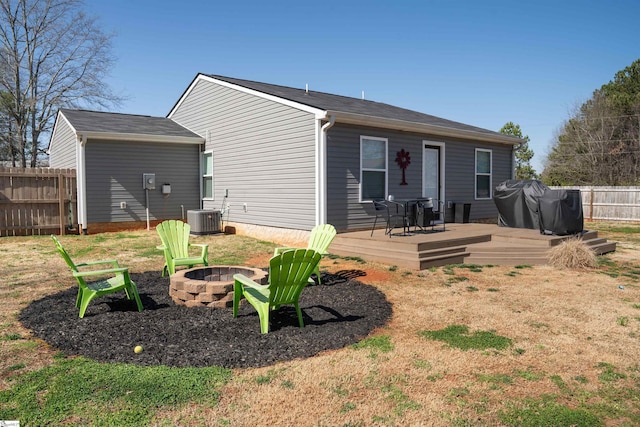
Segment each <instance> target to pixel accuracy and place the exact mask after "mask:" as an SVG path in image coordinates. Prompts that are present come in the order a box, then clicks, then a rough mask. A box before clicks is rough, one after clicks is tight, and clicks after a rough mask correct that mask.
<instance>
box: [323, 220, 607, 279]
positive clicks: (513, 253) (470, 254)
mask: <svg viewBox="0 0 640 427" xmlns="http://www.w3.org/2000/svg"><path fill="white" fill-rule="evenodd" d="M394 231H398V232H399V231H400V230H398V229H396V230H394ZM572 237H573V236H547V235H542V234H540V232H539V231H538V230H530V229H520V228H507V227H498V226H497V225H493V224H475V223H469V224H458V223H452V224H446V231H434V232H420V231H418V232H415V233H412V234H411V235H408V236H402V235H397V234H395V235H392V236H391V237H389V236H388V235H385V233H384V229H377V230H375V231H374V233H373V236H372V235H371V230H365V231H355V232H348V233H340V234H338V235H337V236H336V238H335V239H334V241H333V243H332V244H331V247H330V248H329V252H331V253H334V254H336V255H342V256H358V257H361V258H363V259H365V260H369V261H376V262H382V263H385V264H390V265H397V266H403V267H406V268H411V269H415V270H422V269H426V268H430V267H433V266H439V265H446V264H459V263H474V264H496V265H517V264H530V265H533V264H546V263H547V256H546V251H547V250H548V249H549V248H551V247H552V246H555V245H557V244H559V243H561V242H562V241H563V240H566V239H568V238H572ZM582 239H583V240H585V241H586V242H587V243H588V244H590V245H591V246H592V247H593V248H594V251H595V252H596V253H598V254H600V253H603V252H610V251H612V250H615V242H607V241H606V240H605V239H602V238H599V237H598V233H597V232H596V231H588V232H584V233H583V234H582ZM590 241H591V242H592V243H589V242H590Z"/></svg>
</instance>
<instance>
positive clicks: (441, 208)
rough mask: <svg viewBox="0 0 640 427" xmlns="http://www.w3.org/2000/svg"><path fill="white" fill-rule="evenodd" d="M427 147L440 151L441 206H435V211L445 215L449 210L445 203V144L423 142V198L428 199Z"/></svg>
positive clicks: (439, 191)
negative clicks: (425, 191)
mask: <svg viewBox="0 0 640 427" xmlns="http://www.w3.org/2000/svg"><path fill="white" fill-rule="evenodd" d="M427 146H430V147H437V148H438V149H439V152H440V154H439V156H438V160H439V165H438V169H439V172H440V176H439V177H438V180H439V182H440V188H439V189H438V200H439V202H440V206H438V207H437V208H436V206H434V207H433V208H434V209H438V210H439V211H440V212H443V213H444V210H445V209H446V208H447V206H446V203H445V191H444V189H445V181H444V177H445V176H446V175H445V170H444V165H445V144H444V142H436V141H429V140H423V141H422V196H423V197H426V195H425V194H424V190H425V187H426V179H425V175H426V174H425V172H426V170H425V168H426V164H427V162H426V155H425V153H426V148H427Z"/></svg>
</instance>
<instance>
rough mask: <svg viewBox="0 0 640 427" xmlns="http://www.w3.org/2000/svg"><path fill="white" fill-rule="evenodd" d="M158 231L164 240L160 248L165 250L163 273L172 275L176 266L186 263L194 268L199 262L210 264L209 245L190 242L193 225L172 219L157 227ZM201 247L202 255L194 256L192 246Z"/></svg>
mask: <svg viewBox="0 0 640 427" xmlns="http://www.w3.org/2000/svg"><path fill="white" fill-rule="evenodd" d="M156 231H157V232H158V235H159V236H160V240H161V241H162V245H161V246H157V248H158V249H160V250H162V251H164V259H165V264H164V266H163V267H162V275H163V276H164V275H165V273H167V274H168V275H171V274H173V273H175V272H176V267H178V266H182V265H186V266H187V267H188V268H192V267H193V266H194V265H197V264H204V265H205V266H206V265H209V263H208V262H207V258H208V255H209V245H207V244H203V243H189V232H190V231H191V226H190V225H189V224H187V223H185V222H182V221H179V220H174V219H171V220H169V221H164V222H162V223H160V224H158V226H157V227H156ZM192 246H194V247H199V248H200V255H199V256H194V255H192V254H190V253H189V248H190V247H192Z"/></svg>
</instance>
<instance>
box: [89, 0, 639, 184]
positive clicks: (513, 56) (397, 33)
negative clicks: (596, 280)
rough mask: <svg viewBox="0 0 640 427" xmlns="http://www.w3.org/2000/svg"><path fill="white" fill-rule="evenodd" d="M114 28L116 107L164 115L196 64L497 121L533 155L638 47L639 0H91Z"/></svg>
mask: <svg viewBox="0 0 640 427" xmlns="http://www.w3.org/2000/svg"><path fill="white" fill-rule="evenodd" d="M86 10H87V12H88V13H89V14H92V15H95V16H97V17H98V19H99V25H100V26H101V27H102V28H103V29H104V30H105V32H107V33H113V34H115V38H114V40H113V53H114V55H115V56H116V58H117V61H116V64H115V67H114V68H113V70H112V73H111V76H110V79H109V84H110V85H111V87H112V89H113V90H114V91H115V92H117V93H119V94H121V95H123V96H125V97H127V100H126V101H125V102H124V103H123V104H122V105H121V107H120V108H119V109H118V110H119V111H120V112H123V113H131V114H148V115H154V116H166V115H167V114H168V112H169V111H170V109H171V108H172V107H173V105H174V103H175V102H176V101H177V100H178V98H179V97H180V96H181V95H182V93H183V92H184V90H185V89H186V88H187V86H188V85H189V83H190V82H191V81H192V80H193V78H194V77H195V76H196V74H197V73H198V72H203V73H210V74H220V75H225V76H229V77H236V78H242V79H249V80H256V81H262V82H266V83H273V84H280V85H285V86H291V87H298V88H304V87H305V85H306V84H308V85H309V88H310V89H311V90H317V91H323V92H330V93H335V94H339V95H345V96H353V97H360V96H361V94H362V91H364V92H365V97H366V98H367V99H370V100H373V101H379V102H385V103H388V104H393V105H396V106H399V107H404V108H409V109H412V110H417V111H421V112H423V113H427V114H432V115H435V116H439V117H443V118H446V119H450V120H456V121H460V122H463V123H467V124H471V125H474V126H479V127H483V128H486V129H491V130H495V131H498V130H499V129H500V128H501V127H502V126H503V125H504V124H505V123H507V122H509V121H512V122H514V123H516V124H519V125H520V126H521V128H522V131H523V133H524V134H525V135H528V136H529V137H530V138H531V142H530V146H531V148H532V149H533V150H534V152H535V157H534V160H533V166H534V167H535V169H536V170H537V171H538V172H541V171H542V168H543V163H542V162H543V160H544V157H545V155H546V153H547V152H548V150H549V146H550V144H551V143H552V142H553V138H554V135H555V133H556V131H557V130H558V129H559V128H560V126H561V125H562V123H563V122H564V121H565V120H566V119H568V118H569V117H571V114H572V111H573V110H574V108H575V107H576V106H577V105H580V104H581V103H582V102H584V101H585V100H587V99H588V98H589V97H590V96H591V95H592V93H593V91H594V90H595V89H597V88H599V87H600V86H602V85H603V84H605V83H607V82H609V81H610V80H611V79H613V77H614V75H615V73H616V72H617V71H620V70H622V69H624V68H625V67H627V66H629V65H630V64H631V63H632V62H633V61H635V60H636V59H638V58H640V43H639V42H640V24H639V22H640V21H639V19H640V2H638V1H637V0H607V1H604V0H602V1H590V0H583V1H574V0H571V1H564V0H555V1H547V0H536V1H531V2H520V1H515V0H511V1H496V0H485V1H477V0H468V1H467V0H464V1H454V0H415V1H408V0H393V1H392V0H389V1H376V0H370V1H360V0H358V1H350V0H342V1H334V0H327V1H324V2H312V1H303V0H297V1H288V0H287V1H278V0H271V1H249V0H236V1H234V2H228V1H226V2H222V1H216V0H194V1H189V0H184V1H182V2H177V1H163V0H128V1H123V0H109V1H96V0H88V1H87V3H86Z"/></svg>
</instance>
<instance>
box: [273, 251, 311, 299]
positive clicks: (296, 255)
mask: <svg viewBox="0 0 640 427" xmlns="http://www.w3.org/2000/svg"><path fill="white" fill-rule="evenodd" d="M320 258H321V255H320V254H319V253H318V252H316V251H314V250H312V249H296V250H291V251H286V252H283V253H281V254H279V255H276V256H274V257H273V258H271V260H270V261H269V290H270V294H269V304H270V305H272V306H275V305H281V304H291V303H293V302H294V301H296V299H297V298H298V296H299V295H300V293H301V292H302V290H303V289H304V287H305V286H306V285H307V283H308V280H309V276H311V273H313V271H314V269H315V267H316V265H317V264H318V262H320Z"/></svg>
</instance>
